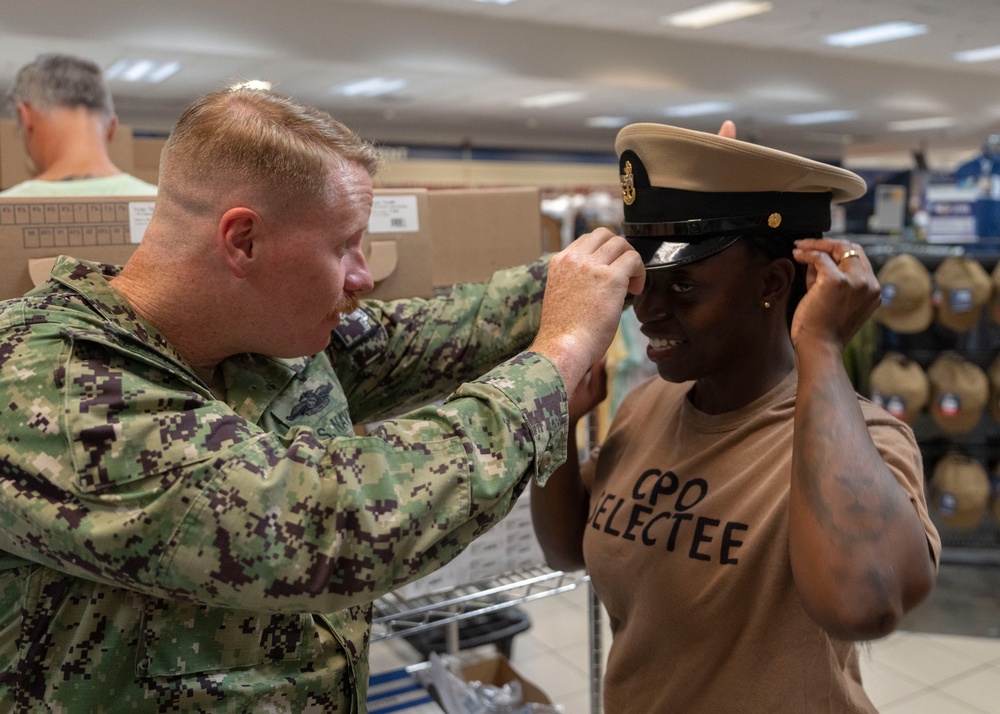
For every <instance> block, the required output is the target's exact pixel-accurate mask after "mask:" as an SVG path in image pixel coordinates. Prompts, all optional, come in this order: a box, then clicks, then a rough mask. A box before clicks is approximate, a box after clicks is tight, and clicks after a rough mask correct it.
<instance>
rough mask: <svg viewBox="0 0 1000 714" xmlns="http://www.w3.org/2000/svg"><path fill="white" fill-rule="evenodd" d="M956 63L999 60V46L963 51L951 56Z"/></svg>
mask: <svg viewBox="0 0 1000 714" xmlns="http://www.w3.org/2000/svg"><path fill="white" fill-rule="evenodd" d="M952 59H954V60H955V61H956V62H989V61H990V60H995V59H1000V45H994V46H993V47H980V48H979V49H977V50H963V51H962V52H956V53H955V54H953V55H952Z"/></svg>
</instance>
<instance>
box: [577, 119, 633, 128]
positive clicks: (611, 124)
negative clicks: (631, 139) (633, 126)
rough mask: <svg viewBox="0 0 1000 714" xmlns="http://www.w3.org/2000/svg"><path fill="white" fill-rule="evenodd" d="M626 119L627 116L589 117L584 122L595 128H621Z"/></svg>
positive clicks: (626, 121)
mask: <svg viewBox="0 0 1000 714" xmlns="http://www.w3.org/2000/svg"><path fill="white" fill-rule="evenodd" d="M628 121H629V120H628V117H590V118H589V119H587V121H586V122H585V124H586V125H587V126H589V127H593V128H595V129H621V128H622V127H623V126H625V125H626V124H628Z"/></svg>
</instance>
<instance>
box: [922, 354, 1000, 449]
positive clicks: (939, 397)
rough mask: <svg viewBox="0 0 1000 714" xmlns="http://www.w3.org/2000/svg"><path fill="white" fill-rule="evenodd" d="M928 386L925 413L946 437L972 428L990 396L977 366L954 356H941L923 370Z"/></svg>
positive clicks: (986, 379)
mask: <svg viewBox="0 0 1000 714" xmlns="http://www.w3.org/2000/svg"><path fill="white" fill-rule="evenodd" d="M927 378H928V379H929V380H930V383H931V399H930V405H929V408H928V411H929V412H930V415H931V418H932V419H933V420H934V423H935V424H937V425H938V426H939V427H940V428H941V429H942V430H943V431H946V432H948V433H949V434H964V433H966V432H969V431H971V430H972V429H973V428H975V426H976V424H978V423H979V419H980V417H982V414H983V409H984V408H985V406H986V402H987V400H988V399H989V395H990V383H989V379H988V378H987V376H986V372H984V371H983V370H982V369H981V368H980V367H979V366H978V365H976V364H974V363H972V362H970V361H969V360H967V359H965V358H964V357H963V356H962V355H960V354H959V353H958V352H953V351H949V352H944V353H942V354H941V355H939V356H938V357H937V359H935V360H934V362H932V363H931V365H930V367H928V368H927Z"/></svg>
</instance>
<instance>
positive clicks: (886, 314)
mask: <svg viewBox="0 0 1000 714" xmlns="http://www.w3.org/2000/svg"><path fill="white" fill-rule="evenodd" d="M877 277H878V282H879V285H881V286H882V304H881V305H880V306H879V308H878V309H877V310H876V311H875V320H876V321H877V322H880V323H881V324H883V325H885V326H886V327H888V328H889V329H890V330H893V331H894V332H899V333H902V334H912V333H915V332H923V331H924V330H926V329H927V328H928V327H930V326H931V322H933V321H934V305H933V304H932V303H931V288H932V283H931V274H930V271H929V270H927V268H926V267H924V264H923V263H921V262H920V261H919V260H918V259H917V258H915V257H913V256H912V255H909V254H908V253H900V254H899V255H894V256H893V257H892V258H889V260H887V261H886V263H885V265H883V266H882V269H881V270H879V271H878V276H877Z"/></svg>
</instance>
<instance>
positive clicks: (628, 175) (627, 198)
mask: <svg viewBox="0 0 1000 714" xmlns="http://www.w3.org/2000/svg"><path fill="white" fill-rule="evenodd" d="M619 178H620V179H621V184H622V201H624V202H625V205H626V206H631V205H632V204H633V203H634V202H635V178H634V177H633V176H632V162H631V161H626V162H625V173H623V174H622V175H621V176H620V177H619Z"/></svg>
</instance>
